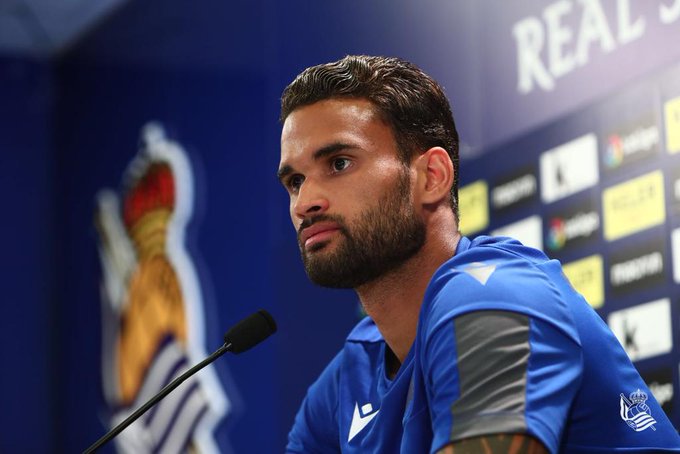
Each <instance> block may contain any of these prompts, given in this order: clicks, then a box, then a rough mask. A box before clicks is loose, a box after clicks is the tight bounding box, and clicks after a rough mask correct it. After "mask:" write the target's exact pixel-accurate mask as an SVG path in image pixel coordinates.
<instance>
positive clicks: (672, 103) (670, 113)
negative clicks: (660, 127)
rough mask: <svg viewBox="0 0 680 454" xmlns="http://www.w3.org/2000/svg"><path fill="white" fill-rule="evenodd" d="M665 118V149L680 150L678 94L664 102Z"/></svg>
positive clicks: (679, 104)
mask: <svg viewBox="0 0 680 454" xmlns="http://www.w3.org/2000/svg"><path fill="white" fill-rule="evenodd" d="M663 110H664V118H665V119H666V149H667V150H668V152H669V153H678V152H680V96H678V97H677V98H673V99H671V100H669V101H666V103H665V104H664V109H663Z"/></svg>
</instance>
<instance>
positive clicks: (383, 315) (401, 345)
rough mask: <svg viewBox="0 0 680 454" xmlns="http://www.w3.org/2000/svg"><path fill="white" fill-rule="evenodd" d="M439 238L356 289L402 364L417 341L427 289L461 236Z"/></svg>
mask: <svg viewBox="0 0 680 454" xmlns="http://www.w3.org/2000/svg"><path fill="white" fill-rule="evenodd" d="M437 233H440V232H437ZM438 238H439V240H438V241H434V240H433V239H431V238H428V240H426V242H425V245H423V247H422V248H421V250H420V251H419V252H418V253H417V254H416V255H415V256H414V257H412V258H411V259H409V260H408V261H406V262H405V263H404V264H402V265H401V266H400V267H399V268H397V269H395V270H393V271H391V272H390V273H388V274H386V275H384V276H382V277H380V278H379V279H376V280H375V281H372V282H369V283H367V284H364V285H362V286H361V287H359V288H357V289H356V291H357V294H358V295H359V299H360V300H361V304H362V305H363V307H364V310H365V311H366V313H367V314H368V315H369V316H370V317H371V319H373V321H374V322H375V324H376V325H377V327H378V330H380V333H381V334H382V336H383V338H384V339H385V342H386V343H387V345H388V346H389V347H390V349H391V350H392V352H394V354H395V356H396V357H397V359H398V360H399V362H400V363H403V362H404V359H405V358H406V355H408V352H409V350H410V349H411V346H412V345H413V341H414V340H415V337H416V328H417V326H418V314H419V312H420V306H421V304H422V301H423V296H424V295H425V289H426V288H427V286H428V284H429V282H430V279H431V277H432V275H433V274H434V272H435V271H436V270H437V268H439V267H440V266H441V264H442V263H444V262H445V261H446V260H448V259H449V258H451V257H452V256H453V254H454V253H455V251H456V246H457V245H458V241H459V240H460V233H458V232H456V233H455V234H454V235H451V234H450V233H449V234H448V235H438Z"/></svg>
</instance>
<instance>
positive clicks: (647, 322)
mask: <svg viewBox="0 0 680 454" xmlns="http://www.w3.org/2000/svg"><path fill="white" fill-rule="evenodd" d="M607 323H608V324H609V327H610V328H611V330H612V331H613V332H614V335H616V338H617V339H618V340H619V342H620V343H621V345H622V346H623V348H624V349H625V350H626V353H627V354H628V356H629V357H630V359H631V360H632V361H639V360H642V359H646V358H651V357H653V356H658V355H663V354H665V353H668V352H670V351H671V349H672V348H673V337H672V333H671V303H670V300H669V299H668V298H663V299H660V300H656V301H651V302H649V303H644V304H640V305H638V306H634V307H631V308H628V309H622V310H620V311H615V312H612V313H611V314H609V317H608V318H607Z"/></svg>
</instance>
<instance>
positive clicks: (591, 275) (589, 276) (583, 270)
mask: <svg viewBox="0 0 680 454" xmlns="http://www.w3.org/2000/svg"><path fill="white" fill-rule="evenodd" d="M562 269H563V270H564V274H565V275H566V276H567V279H569V282H571V285H572V287H574V289H575V290H576V291H577V292H579V293H580V294H581V295H583V297H584V298H585V299H586V301H588V304H590V305H591V306H592V307H593V308H595V309H599V308H600V307H602V305H604V271H603V265H602V256H601V255H598V254H596V255H591V256H589V257H586V258H583V259H580V260H576V261H575V262H571V263H567V264H565V265H563V266H562Z"/></svg>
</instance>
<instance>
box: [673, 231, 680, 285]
mask: <svg viewBox="0 0 680 454" xmlns="http://www.w3.org/2000/svg"><path fill="white" fill-rule="evenodd" d="M671 249H672V254H673V280H674V281H675V282H677V283H678V284H680V228H677V229H675V230H673V232H671Z"/></svg>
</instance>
